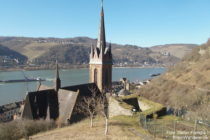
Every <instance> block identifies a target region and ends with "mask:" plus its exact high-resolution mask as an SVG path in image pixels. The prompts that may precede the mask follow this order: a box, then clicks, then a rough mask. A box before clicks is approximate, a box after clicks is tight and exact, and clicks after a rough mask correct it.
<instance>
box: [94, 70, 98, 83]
mask: <svg viewBox="0 0 210 140" xmlns="http://www.w3.org/2000/svg"><path fill="white" fill-rule="evenodd" d="M97 75H98V71H97V69H94V83H96V84H97V81H98V79H97Z"/></svg>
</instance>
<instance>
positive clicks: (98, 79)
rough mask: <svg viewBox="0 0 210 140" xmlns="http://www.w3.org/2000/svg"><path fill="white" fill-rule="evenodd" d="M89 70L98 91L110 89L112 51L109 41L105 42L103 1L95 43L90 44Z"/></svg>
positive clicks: (91, 80) (91, 79)
mask: <svg viewBox="0 0 210 140" xmlns="http://www.w3.org/2000/svg"><path fill="white" fill-rule="evenodd" d="M89 72H90V82H91V83H96V85H97V86H98V88H99V89H100V91H103V90H109V89H111V86H112V51H111V43H110V44H109V45H107V44H106V36H105V25H104V10H103V1H102V6H101V19H100V27H99V34H98V40H97V44H96V46H93V45H92V46H91V52H90V63H89Z"/></svg>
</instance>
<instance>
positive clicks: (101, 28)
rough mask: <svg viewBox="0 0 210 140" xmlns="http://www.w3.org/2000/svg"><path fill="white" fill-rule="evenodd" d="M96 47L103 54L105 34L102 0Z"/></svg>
mask: <svg viewBox="0 0 210 140" xmlns="http://www.w3.org/2000/svg"><path fill="white" fill-rule="evenodd" d="M97 47H98V48H99V49H100V54H102V55H103V53H104V50H105V48H106V34H105V25H104V9H103V0H101V20H100V26H99V33H98V41H97Z"/></svg>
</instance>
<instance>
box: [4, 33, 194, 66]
mask: <svg viewBox="0 0 210 140" xmlns="http://www.w3.org/2000/svg"><path fill="white" fill-rule="evenodd" d="M0 44H2V45H4V46H6V47H8V48H9V49H11V50H14V51H16V52H18V53H20V54H22V55H23V56H26V57H27V58H28V61H29V63H33V64H52V63H54V62H55V59H56V58H57V59H58V61H59V62H61V63H63V64H87V63H88V62H89V51H90V46H91V44H96V39H92V38H89V37H75V38H53V37H50V38H41V37H40V38H30V37H0ZM170 46H174V47H168V45H163V46H162V47H159V46H158V47H152V48H142V47H139V46H135V45H119V44H112V48H113V57H114V64H117V65H128V64H129V65H143V64H150V65H151V64H163V65H173V64H175V63H177V62H178V61H180V58H181V57H183V56H184V55H185V54H186V53H188V52H189V51H190V50H191V49H192V48H193V47H194V46H196V45H194V44H182V45H179V47H178V46H177V45H170ZM177 47H178V50H188V51H183V52H182V55H181V56H177V55H176V53H174V52H175V51H174V50H177V49H175V48H177ZM163 48H166V49H163ZM167 53H168V54H167ZM24 60H25V59H24Z"/></svg>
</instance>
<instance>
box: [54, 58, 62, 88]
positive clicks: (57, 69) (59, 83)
mask: <svg viewBox="0 0 210 140" xmlns="http://www.w3.org/2000/svg"><path fill="white" fill-rule="evenodd" d="M60 87H61V80H60V77H59V67H58V61H57V60H56V75H55V91H56V92H58V90H59V88H60Z"/></svg>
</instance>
